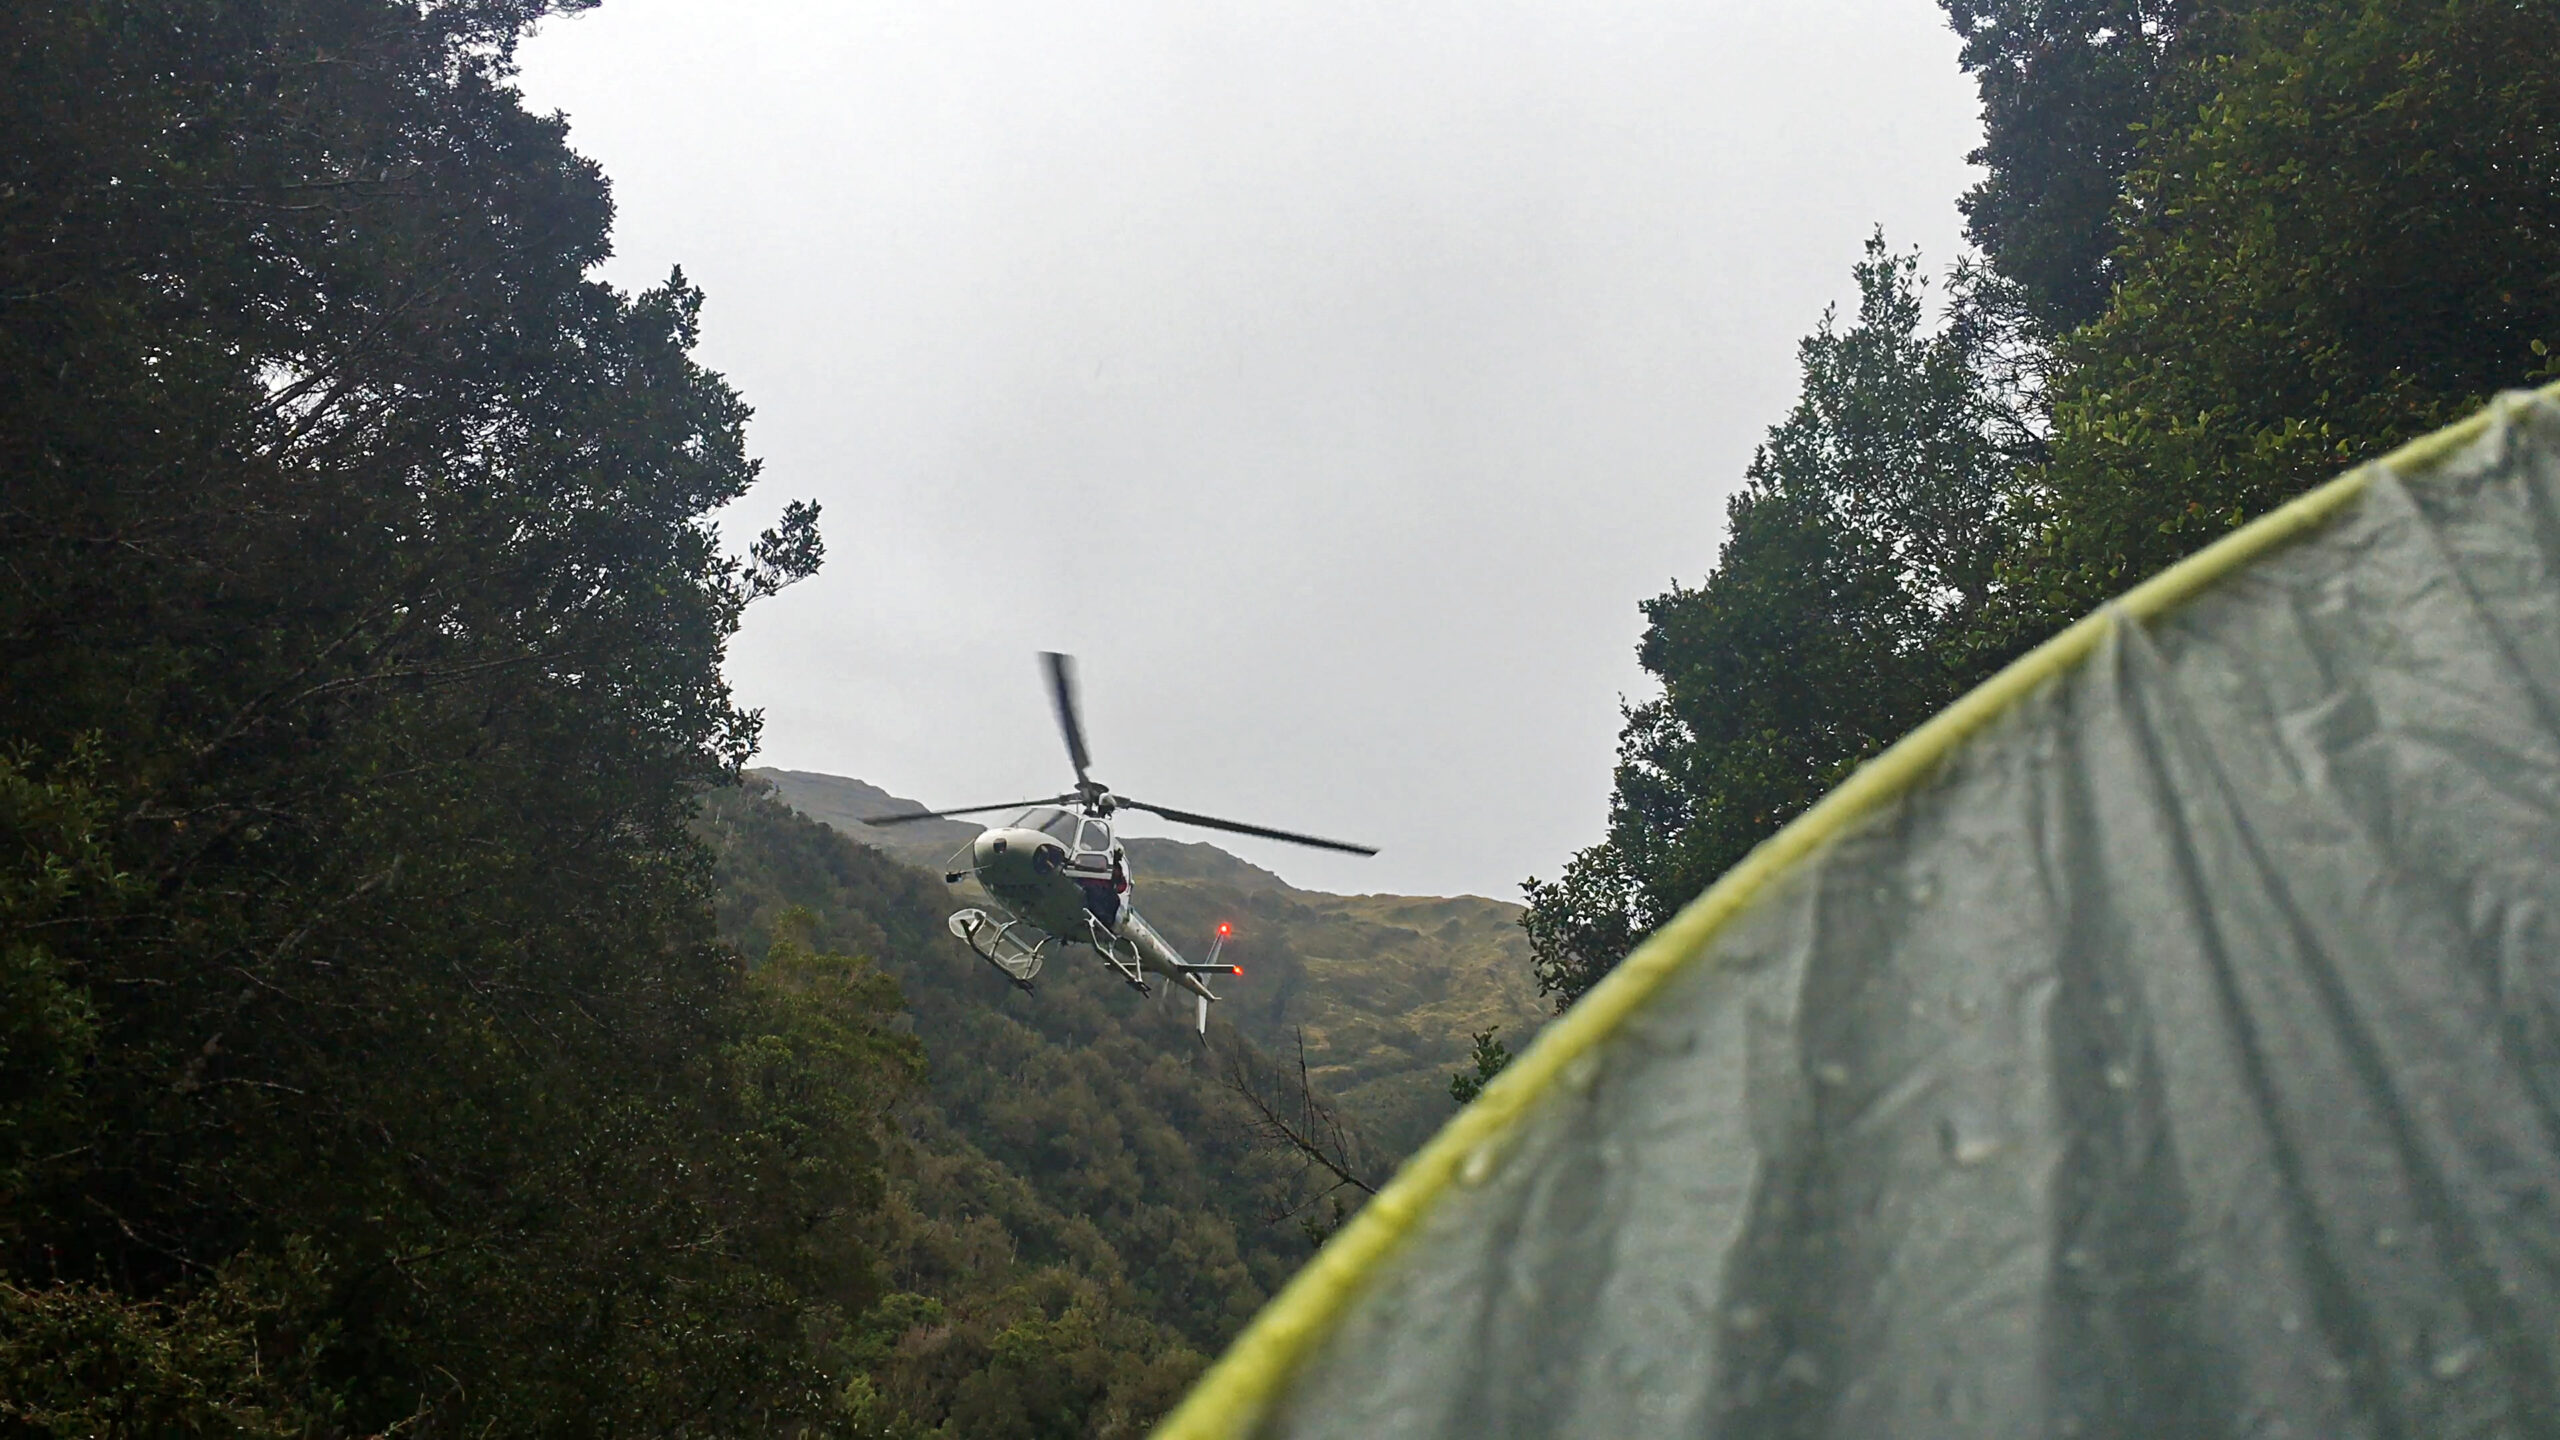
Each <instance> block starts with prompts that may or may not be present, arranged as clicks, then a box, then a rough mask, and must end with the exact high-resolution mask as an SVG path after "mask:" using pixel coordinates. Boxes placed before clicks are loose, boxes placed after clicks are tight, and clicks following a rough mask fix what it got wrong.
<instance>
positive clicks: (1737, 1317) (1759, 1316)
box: [1724, 1305, 1769, 1335]
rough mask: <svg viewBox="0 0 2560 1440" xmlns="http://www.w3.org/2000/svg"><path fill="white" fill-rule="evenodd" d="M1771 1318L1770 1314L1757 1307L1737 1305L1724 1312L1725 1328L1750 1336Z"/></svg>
mask: <svg viewBox="0 0 2560 1440" xmlns="http://www.w3.org/2000/svg"><path fill="white" fill-rule="evenodd" d="M1768 1318H1769V1312H1768V1311H1766V1310H1763V1309H1761V1308H1760V1307H1759V1306H1757V1305H1736V1306H1734V1307H1733V1308H1732V1309H1730V1310H1727V1311H1726V1312H1724V1323H1725V1327H1726V1328H1727V1329H1730V1330H1734V1331H1737V1332H1739V1333H1741V1334H1745V1335H1748V1334H1750V1333H1751V1332H1752V1331H1754V1330H1757V1329H1759V1328H1760V1326H1761V1325H1762V1324H1763V1323H1764V1322H1766V1321H1767V1320H1768Z"/></svg>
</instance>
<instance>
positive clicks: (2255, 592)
mask: <svg viewBox="0 0 2560 1440" xmlns="http://www.w3.org/2000/svg"><path fill="white" fill-rule="evenodd" d="M1158 1434H1159V1435H1164V1436H1172V1437H1201V1436H1242V1435H1261V1436H1273V1437H1280V1436H1286V1437H1334V1436H1340V1437H1352V1436H1358V1437H1407V1436H1435V1437H1439V1436H1445V1437H1461V1436H1464V1437H1478V1436H1509V1435H1592V1436H1644V1435H1687V1436H1717V1437H1726V1436H1731V1437H1779V1436H1785V1437H1836V1440H1870V1437H1886V1436H1897V1437H1898V1436H1966V1437H1975V1436H2039V1437H2062V1436H2080V1437H2101V1436H2118V1437H2135V1436H2140V1437H2232V1440H2238V1437H2243V1436H2247V1437H2274V1436H2283V1435H2291V1436H2297V1437H2303V1440H2313V1437H2320V1440H2331V1437H2376V1440H2381V1437H2399V1436H2406V1437H2454V1436H2460V1437H2487V1436H2519V1437H2520V1436H2560V387H2554V389H2553V390H2549V391H2544V392H2541V393H2540V394H2538V395H2524V394H2517V395H2509V396H2505V397H2502V398H2501V399H2500V400H2499V401H2498V402H2497V403H2496V404H2495V405H2493V406H2492V407H2490V409H2489V410H2488V411H2487V412H2484V413H2483V414H2482V415H2481V416H2478V417H2475V418H2474V419H2473V420H2472V421H2470V422H2466V424H2464V425H2461V426H2457V427H2455V428H2454V429H2453V430H2450V431H2447V432H2445V433H2443V434H2441V435H2438V436H2434V437H2430V438H2429V439H2428V440H2425V441H2421V442H2419V443H2418V444H2416V445H2413V446H2410V447H2408V448H2407V449H2404V450H2403V451H2401V452H2399V453H2398V454H2396V455H2393V456H2391V457H2388V458H2386V459H2385V460H2383V461H2380V462H2377V463H2375V464H2372V465H2368V466H2365V467H2362V468H2361V469H2359V470H2357V471H2355V472H2353V473H2351V474H2349V475H2347V476H2344V477H2342V478H2341V479H2339V480H2337V481H2335V482H2332V483H2331V484H2330V485H2329V486H2327V487H2324V488H2323V489H2321V490H2319V491H2317V492H2314V493H2313V494H2311V495H2308V496H2305V497H2304V498H2303V499H2301V500H2299V501H2296V502H2295V503H2294V504H2293V505H2291V506H2288V507H2287V508H2286V509H2284V510H2282V511H2279V512H2277V513H2276V514H2274V515H2270V516H2268V517H2266V518H2265V519H2262V520H2260V521H2258V522H2256V523H2255V524H2253V525H2251V526H2249V527H2246V528H2244V529H2243V530H2241V531H2238V532H2235V533H2234V534H2233V535H2231V536H2229V537H2227V538H2226V539H2225V540H2223V541H2222V542H2221V543H2219V544H2218V545H2216V546H2214V547H2213V548H2211V549H2209V550H2207V551H2206V552H2204V553H2202V554H2200V555H2198V556H2196V557H2194V558H2192V559H2190V560H2188V561H2186V562H2184V563H2183V564H2181V565H2179V566H2177V567H2175V568H2173V569H2172V570H2170V571H2168V572H2165V573H2164V574H2162V575H2160V576H2158V577H2155V578H2154V579H2153V580H2152V581H2150V582H2148V583H2146V584H2145V585H2144V586H2142V587H2140V588H2139V589H2137V590H2135V591H2133V592H2131V593H2129V594H2127V595H2126V596H2124V597H2121V599H2120V600H2119V601H2118V602H2117V603H2116V604H2114V605H2111V606H2109V607H2107V609H2105V610H2104V611H2101V612H2100V613H2099V614H2098V615H2095V616H2092V617H2090V619H2088V620H2087V621H2084V622H2082V624H2080V625H2079V626H2076V627H2074V628H2073V629H2072V630H2071V631H2068V632H2066V633H2065V634H2064V635H2063V636H2061V637H2059V638H2057V639H2056V640H2055V641H2053V642H2052V643H2050V644H2049V645H2047V646H2046V647H2044V648H2043V649H2041V650H2039V651H2038V652H2036V653H2035V654H2033V655H2031V656H2029V657H2027V658H2026V659H2025V660H2022V661H2021V662H2019V664H2018V665H2017V666H2014V667H2012V669H2011V670H2009V671H2007V672H2005V673H2004V674H2002V675H2001V676H2000V677H1998V678H1996V679H1994V680H1993V681H1992V682H1990V683H1989V684H1987V685H1985V686H1984V687H1983V688H1982V689H1981V690H1979V691H1977V692H1976V693H1975V694H1973V695H1972V696H1969V697H1968V698H1967V699H1966V700H1964V701H1962V702H1960V703H1959V704H1958V705H1957V706H1955V707H1954V708H1952V709H1951V710H1949V711H1948V712H1946V713H1945V714H1943V715H1941V716H1939V717H1937V718H1936V719H1935V720H1933V721H1931V722H1930V723H1929V724H1928V725H1927V726H1924V727H1923V728H1922V729H1921V730H1920V731H1918V732H1916V733H1915V734H1914V735H1912V736H1911V737H1910V738H1909V739H1907V740H1905V741H1904V742H1903V743H1902V744H1901V745H1899V746H1897V747H1896V748H1895V749H1894V750H1892V751H1890V752H1888V753H1887V754H1886V755H1885V756H1883V757H1880V758H1879V759H1878V760H1877V761H1875V762H1874V763H1873V764H1871V765H1869V766H1868V767H1866V768H1865V769H1863V770H1862V771H1860V772H1859V773H1858V774H1857V775H1856V776H1854V777H1852V779H1851V780H1850V781H1849V782H1848V783H1847V784H1846V785H1844V786H1843V787H1842V789H1841V790H1840V791H1838V792H1835V793H1834V794H1833V795H1832V796H1830V797H1829V798H1827V799H1826V800H1825V801H1824V802H1823V803H1822V804H1821V805H1820V806H1818V807H1817V808H1816V809H1815V810H1814V811H1812V812H1811V813H1809V814H1807V815H1806V816H1804V817H1803V818H1802V819H1800V820H1799V821H1798V822H1797V823H1796V824H1795V825H1793V826H1791V827H1789V829H1788V830H1786V831H1785V832H1782V833H1781V834H1780V835H1779V836H1777V837H1775V838H1773V839H1772V840H1770V841H1769V842H1768V843H1767V844H1765V845H1764V846H1762V847H1761V849H1760V850H1759V851H1758V852H1755V853H1754V854H1753V856H1751V857H1750V858H1749V859H1748V860H1746V861H1745V862H1744V863H1743V864H1742V865H1741V866H1739V867H1737V869H1736V870H1735V871H1734V872H1733V873H1731V874H1729V875H1727V876H1726V877H1725V878H1724V879H1723V880H1721V881H1720V882H1718V884H1717V885H1716V886H1715V887H1714V888H1713V889H1711V890H1709V891H1708V892H1707V894H1706V895H1704V896H1702V897H1700V899H1699V900H1698V901H1697V902H1696V903H1695V904H1694V905H1692V906H1691V907H1690V908H1689V910H1688V911H1686V912H1684V913H1683V914H1682V915H1681V916H1680V917H1678V918H1677V919H1675V920H1674V921H1673V922H1672V923H1671V924H1670V925H1669V926H1666V927H1665V929H1664V930H1663V931H1662V932H1661V933H1660V934H1658V935H1656V936H1655V937H1653V938H1652V939H1651V940H1649V941H1648V942H1647V943H1646V945H1645V946H1644V947H1643V948H1642V949H1640V950H1639V951H1638V952H1637V953H1636V954H1635V955H1634V956H1632V957H1630V959H1629V960H1628V962H1627V963H1626V964H1625V965H1623V966H1621V967H1620V969H1619V970H1618V971H1617V972H1616V973H1614V974H1613V975H1612V976H1611V977H1610V978H1609V979H1608V980H1606V981H1604V982H1603V983H1602V984H1601V985H1600V986H1599V987H1596V988H1595V989H1594V990H1593V991H1592V993H1591V994H1590V995H1589V996H1587V997H1585V999H1584V1001H1583V1003H1582V1004H1580V1005H1577V1006H1576V1007H1575V1008H1574V1010H1573V1011H1572V1012H1571V1013H1569V1014H1568V1015H1566V1016H1564V1017H1563V1018H1561V1019H1560V1020H1558V1021H1557V1022H1556V1023H1555V1024H1554V1025H1552V1026H1550V1027H1549V1028H1548V1031H1547V1033H1546V1034H1545V1035H1543V1036H1542V1037H1541V1038H1540V1039H1539V1041H1538V1043H1537V1044H1536V1045H1534V1046H1532V1047H1531V1048H1530V1049H1529V1050H1528V1051H1527V1052H1526V1053H1525V1054H1524V1055H1522V1056H1521V1058H1520V1059H1519V1060H1517V1061H1515V1062H1514V1064H1513V1065H1512V1067H1511V1069H1510V1070H1508V1071H1507V1072H1505V1073H1504V1074H1503V1075H1502V1076H1501V1077H1499V1078H1498V1079H1497V1080H1496V1081H1495V1083H1494V1084H1493V1085H1492V1086H1491V1087H1489V1088H1488V1089H1487V1091H1486V1092H1485V1094H1484V1095H1483V1096H1482V1097H1481V1098H1480V1099H1479V1100H1478V1101H1477V1103H1476V1104H1475V1105H1472V1106H1470V1107H1469V1108H1468V1109H1467V1110H1466V1111H1463V1112H1461V1114H1460V1115H1459V1116H1458V1117H1457V1118H1456V1119H1455V1120H1453V1121H1452V1122H1451V1123H1450V1125H1449V1127H1448V1128H1447V1129H1446V1130H1445V1131H1444V1132H1443V1133H1442V1134H1441V1135H1440V1136H1439V1137H1438V1138H1437V1139H1435V1140H1434V1141H1433V1142H1432V1143H1431V1145H1429V1146H1428V1147H1426V1148H1425V1149H1424V1150H1423V1151H1422V1152H1421V1153H1420V1154H1419V1155H1417V1156H1416V1157H1415V1158H1414V1159H1413V1160H1412V1161H1410V1162H1408V1164H1407V1165H1406V1166H1405V1168H1404V1170H1403V1171H1402V1172H1400V1173H1399V1175H1398V1176H1397V1178H1396V1181H1395V1182H1394V1183H1393V1184H1392V1185H1390V1186H1389V1187H1388V1189H1387V1190H1386V1191H1385V1192H1383V1193H1382V1194H1380V1195H1379V1196H1378V1197H1377V1198H1376V1199H1375V1200H1374V1201H1372V1202H1371V1204H1370V1205H1369V1206H1368V1208H1367V1209H1365V1210H1364V1211H1363V1212H1362V1213H1361V1214H1360V1215H1359V1216H1358V1217H1356V1218H1355V1220H1354V1221H1353V1222H1352V1224H1351V1225H1349V1226H1347V1227H1346V1228H1345V1229H1344V1231H1343V1232H1342V1233H1341V1234H1340V1235H1338V1236H1336V1237H1335V1239H1334V1240H1333V1242H1332V1243H1331V1244H1329V1245H1327V1246H1326V1247H1325V1249H1324V1250H1323V1251H1321V1252H1320V1253H1319V1254H1318V1256H1317V1258H1316V1259H1315V1260H1314V1261H1312V1262H1311V1263H1310V1265H1309V1266H1308V1268H1307V1270H1306V1271H1305V1272H1304V1273H1303V1274H1302V1275H1301V1276H1300V1277H1299V1278H1298V1280H1297V1281H1296V1282H1294V1283H1293V1284H1292V1285H1291V1287H1290V1288H1289V1289H1288V1290H1287V1291H1285V1292H1284V1293H1283V1294H1282V1295H1281V1296H1280V1297H1278V1298H1277V1299H1276V1300H1275V1301H1274V1302H1273V1303H1272V1305H1271V1306H1270V1307H1269V1308H1268V1309H1267V1310H1266V1311H1265V1313H1264V1314H1263V1315H1262V1316H1261V1317H1260V1318H1259V1319H1258V1320H1257V1321H1256V1322H1255V1324H1254V1325H1253V1326H1252V1327H1251V1328H1250V1329H1249V1330H1248V1331H1247V1332H1246V1334H1245V1335H1244V1336H1243V1337H1242V1338H1240V1339H1239V1340H1238V1342H1237V1343H1236V1345H1235V1346H1234V1347H1233V1348H1232V1349H1231V1350H1230V1352H1229V1353H1228V1355H1227V1356H1226V1357H1225V1358H1224V1359H1223V1360H1221V1361H1220V1362H1219V1364H1218V1365H1217V1366H1216V1367H1214V1368H1213V1369H1212V1370H1211V1372H1210V1373H1209V1374H1208V1375H1207V1376H1206V1377H1204V1378H1203V1380H1202V1382H1201V1384H1200V1386H1199V1387H1198V1388H1197V1389H1196V1390H1195V1391H1194V1392H1193V1394H1192V1396H1191V1397H1190V1399H1189V1400H1188V1401H1186V1403H1185V1404H1184V1406H1183V1407H1182V1408H1181V1409H1180V1410H1178V1411H1177V1412H1176V1413H1175V1414H1174V1415H1173V1416H1172V1417H1170V1418H1169V1419H1168V1420H1167V1422H1166V1424H1165V1425H1164V1427H1163V1428H1162V1429H1160V1430H1159V1431H1158Z"/></svg>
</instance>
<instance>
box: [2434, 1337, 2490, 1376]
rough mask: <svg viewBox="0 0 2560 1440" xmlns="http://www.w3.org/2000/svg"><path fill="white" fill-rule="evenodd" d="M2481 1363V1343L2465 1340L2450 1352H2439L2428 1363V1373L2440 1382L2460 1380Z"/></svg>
mask: <svg viewBox="0 0 2560 1440" xmlns="http://www.w3.org/2000/svg"><path fill="white" fill-rule="evenodd" d="M2479 1363H2480V1342H2479V1341H2477V1340H2465V1341H2463V1342H2462V1343H2461V1344H2459V1345H2456V1346H2454V1347H2453V1348H2451V1349H2449V1350H2439V1351H2437V1352H2436V1355H2435V1358H2434V1359H2433V1360H2430V1361H2428V1362H2427V1373H2428V1374H2430V1375H2433V1376H2434V1377H2436V1378H2437V1379H2439V1380H2458V1379H2461V1378H2462V1376H2463V1375H2464V1374H2465V1373H2467V1372H2468V1371H2469V1370H2470V1369H2471V1367H2472V1366H2474V1365H2477V1364H2479Z"/></svg>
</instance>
